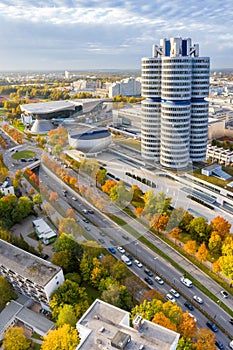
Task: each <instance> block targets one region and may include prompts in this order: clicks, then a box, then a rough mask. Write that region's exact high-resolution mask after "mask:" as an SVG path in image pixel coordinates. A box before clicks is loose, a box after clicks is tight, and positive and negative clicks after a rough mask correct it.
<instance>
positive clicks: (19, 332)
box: [3, 327, 31, 350]
mask: <svg viewBox="0 0 233 350" xmlns="http://www.w3.org/2000/svg"><path fill="white" fill-rule="evenodd" d="M30 345H31V341H30V340H29V339H27V338H26V336H25V335H24V334H23V329H22V328H21V327H10V328H8V329H7V331H6V332H5V334H4V338H3V346H4V349H5V350H28V349H30Z"/></svg>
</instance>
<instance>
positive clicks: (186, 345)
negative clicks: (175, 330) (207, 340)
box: [176, 337, 196, 350]
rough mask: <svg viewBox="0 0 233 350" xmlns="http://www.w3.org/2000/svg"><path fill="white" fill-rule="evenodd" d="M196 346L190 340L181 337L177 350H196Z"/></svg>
mask: <svg viewBox="0 0 233 350" xmlns="http://www.w3.org/2000/svg"><path fill="white" fill-rule="evenodd" d="M195 349H196V348H195V345H194V344H193V342H192V340H191V339H189V338H186V339H185V338H183V337H180V339H179V341H178V344H177V348H176V350H195Z"/></svg>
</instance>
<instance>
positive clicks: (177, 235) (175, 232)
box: [169, 227, 182, 243]
mask: <svg viewBox="0 0 233 350" xmlns="http://www.w3.org/2000/svg"><path fill="white" fill-rule="evenodd" d="M181 232H182V231H181V229H180V228H179V227H174V228H173V229H172V230H171V232H170V233H169V237H170V238H174V240H175V243H176V240H177V239H178V240H180V239H181V237H182V236H181Z"/></svg>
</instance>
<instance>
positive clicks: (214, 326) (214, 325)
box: [206, 320, 218, 333]
mask: <svg viewBox="0 0 233 350" xmlns="http://www.w3.org/2000/svg"><path fill="white" fill-rule="evenodd" d="M206 325H207V327H209V328H210V329H211V331H213V332H215V333H216V332H217V331H218V327H217V326H216V324H215V323H214V322H211V321H209V320H208V321H207V322H206Z"/></svg>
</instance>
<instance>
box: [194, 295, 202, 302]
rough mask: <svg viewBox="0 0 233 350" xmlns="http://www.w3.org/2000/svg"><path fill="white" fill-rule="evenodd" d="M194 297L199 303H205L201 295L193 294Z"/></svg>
mask: <svg viewBox="0 0 233 350" xmlns="http://www.w3.org/2000/svg"><path fill="white" fill-rule="evenodd" d="M193 299H194V300H195V301H196V302H197V303H199V304H203V300H202V298H201V297H199V296H197V295H194V296H193Z"/></svg>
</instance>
